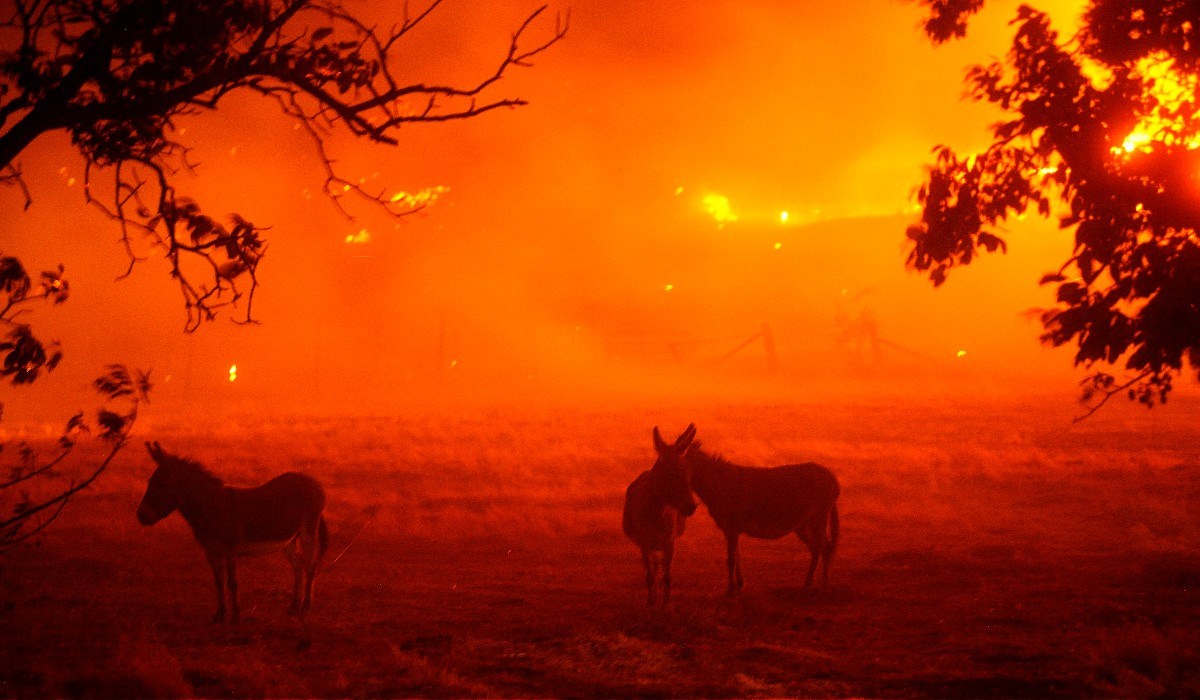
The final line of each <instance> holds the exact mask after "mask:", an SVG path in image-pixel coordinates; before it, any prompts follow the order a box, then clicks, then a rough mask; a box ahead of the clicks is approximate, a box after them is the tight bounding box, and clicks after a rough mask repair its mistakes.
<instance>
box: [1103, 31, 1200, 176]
mask: <svg viewBox="0 0 1200 700" xmlns="http://www.w3.org/2000/svg"><path fill="white" fill-rule="evenodd" d="M1135 71H1136V73H1137V74H1138V75H1140V76H1141V78H1142V81H1143V83H1144V84H1145V85H1146V97H1147V99H1148V103H1149V105H1150V106H1151V108H1150V109H1148V110H1147V113H1146V114H1143V115H1142V118H1141V121H1139V122H1138V124H1137V126H1135V127H1134V128H1133V130H1132V131H1130V132H1129V134H1128V135H1126V136H1125V140H1124V141H1122V143H1121V145H1120V146H1114V147H1113V148H1112V152H1113V153H1114V154H1115V155H1125V154H1129V153H1133V152H1134V151H1141V152H1143V153H1149V152H1151V151H1152V150H1154V146H1155V144H1156V143H1162V144H1166V145H1176V144H1180V145H1183V146H1184V147H1185V148H1187V149H1189V150H1191V149H1195V148H1200V133H1196V132H1195V127H1194V125H1192V124H1191V123H1190V122H1191V121H1192V117H1194V116H1196V115H1195V114H1194V113H1191V112H1189V111H1187V110H1188V105H1189V104H1190V103H1191V102H1192V101H1193V100H1194V99H1195V96H1196V88H1197V87H1198V85H1200V77H1198V76H1196V75H1193V74H1188V73H1185V72H1183V71H1180V70H1179V69H1178V67H1177V66H1176V65H1175V60H1174V59H1172V58H1169V57H1168V56H1167V55H1166V54H1164V53H1157V54H1153V55H1151V56H1147V57H1145V58H1143V59H1141V60H1140V61H1138V62H1137V65H1136V66H1135Z"/></svg>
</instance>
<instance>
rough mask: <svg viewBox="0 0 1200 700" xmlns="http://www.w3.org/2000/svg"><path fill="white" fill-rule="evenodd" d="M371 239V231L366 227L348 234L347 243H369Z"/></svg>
mask: <svg viewBox="0 0 1200 700" xmlns="http://www.w3.org/2000/svg"><path fill="white" fill-rule="evenodd" d="M370 241H371V232H370V231H368V230H366V229H365V228H364V229H361V230H359V232H358V233H351V234H347V235H346V242H347V243H369V242H370Z"/></svg>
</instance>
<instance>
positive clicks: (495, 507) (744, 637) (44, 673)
mask: <svg viewBox="0 0 1200 700" xmlns="http://www.w3.org/2000/svg"><path fill="white" fill-rule="evenodd" d="M1071 415H1072V408H1071V407H1070V405H1069V404H1057V403H1054V402H1050V403H1039V402H1033V403H1029V404H1014V403H1005V404H1003V405H988V404H983V403H977V404H951V403H944V404H940V405H933V404H923V405H919V406H913V405H902V404H899V403H892V404H879V405H846V406H839V407H830V406H816V405H803V406H761V405H760V406H736V405H731V406H721V407H713V406H705V407H692V408H688V407H673V408H670V409H667V410H658V409H651V408H645V409H642V408H639V409H622V410H616V411H582V410H575V411H555V412H553V414H549V413H548V414H545V415H537V414H536V412H530V411H511V412H506V411H503V410H493V411H482V410H475V411H472V412H470V414H469V415H467V416H460V417H455V418H446V417H438V416H434V415H429V416H424V417H404V418H339V419H331V418H326V419H292V418H283V417H280V418H278V419H276V420H270V421H269V420H266V419H262V418H256V419H253V420H248V421H242V422H240V423H238V424H232V423H231V424H229V425H224V424H223V425H214V426H199V425H195V424H191V425H187V426H183V425H178V426H170V425H164V424H160V425H157V426H155V427H154V434H153V435H147V436H145V437H146V438H148V439H156V440H159V441H161V442H162V444H163V446H164V448H166V449H167V450H168V451H174V452H179V453H183V454H188V455H192V456H194V457H196V458H198V459H200V460H201V461H203V462H205V463H206V464H208V465H209V466H210V467H211V468H212V470H213V471H215V472H217V473H219V474H221V475H223V476H225V477H227V478H228V479H229V481H230V482H232V483H239V484H246V485H250V484H254V483H256V482H261V481H264V480H265V479H267V478H269V476H271V475H273V474H275V473H278V472H280V471H283V470H287V469H300V470H304V471H307V472H309V473H311V474H313V475H315V476H317V477H318V478H320V479H321V480H322V481H323V482H324V483H325V484H326V486H327V490H328V493H329V506H328V508H327V514H328V517H329V521H330V525H331V531H332V542H331V550H330V555H329V557H328V558H327V560H326V564H325V567H324V570H323V571H322V572H321V574H320V575H319V576H318V579H317V586H316V589H317V590H316V601H315V604H314V608H313V610H312V612H311V613H310V614H309V615H308V616H307V617H306V618H305V619H303V620H299V619H296V618H292V617H289V616H288V615H287V614H286V609H287V606H288V602H289V597H290V570H289V569H288V566H287V564H286V563H285V561H284V559H283V558H282V556H271V557H265V558H258V559H251V560H246V561H245V562H244V563H243V565H242V569H241V572H242V573H241V580H242V605H243V611H244V619H243V621H242V622H241V624H239V625H236V626H233V625H211V624H209V618H210V616H211V614H212V611H213V609H214V607H215V601H214V593H213V590H212V583H211V578H210V575H209V573H208V571H207V567H206V564H205V562H204V559H203V556H202V555H201V551H200V549H199V547H198V546H197V545H196V544H195V543H194V542H193V541H192V539H191V535H190V532H189V531H188V529H187V526H186V524H185V523H184V522H183V521H182V520H181V519H180V518H179V517H178V516H177V515H176V516H172V517H171V518H169V519H167V520H165V521H163V522H162V523H160V524H158V525H156V526H154V527H153V528H143V527H141V526H140V525H138V524H137V522H136V520H135V518H134V510H135V509H136V506H137V502H138V499H139V498H140V497H141V492H142V489H143V488H144V484H145V479H146V478H147V477H148V476H149V472H150V469H151V468H150V461H149V458H148V457H147V455H146V454H145V451H144V450H143V449H141V447H140V445H131V447H130V448H129V449H128V451H127V452H125V453H123V457H122V458H121V459H120V460H119V462H120V464H118V465H116V466H115V467H114V468H113V469H112V471H111V473H108V474H106V475H105V477H104V478H103V479H102V481H101V483H100V484H99V485H98V487H97V488H96V489H94V490H93V491H92V492H90V493H88V494H87V495H86V496H85V497H81V498H79V499H78V500H77V501H76V502H74V503H73V504H72V505H71V507H70V508H69V509H68V511H67V512H66V515H65V516H64V517H63V518H62V520H61V522H59V523H58V524H57V525H56V527H54V528H53V529H52V530H51V531H49V532H48V533H47V534H46V535H45V536H44V537H42V538H41V539H40V540H39V541H38V543H37V544H36V545H35V546H28V547H24V548H21V549H18V550H16V551H13V552H10V553H8V554H5V555H3V558H0V595H2V596H3V597H2V601H0V695H2V696H6V697H8V696H85V697H116V696H121V697H126V696H138V697H142V696H189V697H191V696H206V697H207V696H213V697H224V696H238V697H242V696H273V697H278V696H287V697H329V696H337V697H344V696H355V697H358V696H367V697H377V696H383V697H397V696H454V697H462V696H521V697H526V696H568V697H580V696H582V697H630V696H638V697H656V696H672V697H691V696H739V697H741V696H804V697H820V696H837V697H845V696H873V697H893V696H905V697H910V696H915V697H930V696H934V697H957V696H962V697H987V696H1005V697H1012V696H1121V697H1153V696H1163V695H1166V696H1189V695H1190V696H1195V695H1197V694H1200V664H1198V663H1197V658H1196V657H1197V655H1198V654H1197V651H1196V650H1197V649H1200V549H1197V546H1196V545H1197V543H1198V540H1200V527H1198V526H1200V510H1198V508H1200V506H1198V505H1197V504H1198V503H1200V501H1198V500H1197V496H1198V495H1200V456H1198V455H1197V454H1196V450H1195V430H1194V425H1195V417H1196V416H1197V415H1200V405H1182V406H1169V407H1168V408H1167V409H1165V410H1164V409H1156V410H1155V411H1154V412H1146V411H1145V409H1137V408H1134V407H1125V406H1118V407H1115V408H1114V409H1113V410H1111V411H1110V410H1108V409H1106V411H1105V412H1104V413H1102V414H1100V415H1098V416H1096V417H1094V418H1093V419H1090V420H1089V421H1085V422H1084V423H1083V424H1081V425H1078V426H1073V425H1072V424H1071V422H1070V417H1071ZM693 420H694V421H695V422H696V424H697V427H698V429H699V437H698V439H699V440H701V441H703V443H704V444H705V446H706V448H707V449H709V450H711V451H714V452H718V453H722V454H724V455H725V456H726V457H727V458H730V459H732V460H734V461H738V462H742V463H748V464H757V465H767V464H777V463H783V462H794V461H809V460H813V461H819V462H822V463H825V464H826V465H827V466H829V467H830V468H832V469H833V470H834V471H835V472H836V473H837V474H838V476H839V477H840V479H841V482H842V486H843V491H842V498H841V501H840V504H841V513H842V540H841V543H840V546H839V550H838V554H837V558H836V560H835V562H834V566H833V581H832V585H831V586H830V587H828V588H826V589H820V588H818V589H816V590H804V589H803V588H801V586H800V583H801V582H802V580H803V571H804V568H805V566H806V564H807V559H808V556H807V552H806V551H805V550H803V548H802V546H801V545H800V543H799V542H798V541H797V540H796V539H795V538H788V539H784V540H779V541H771V542H764V541H759V540H744V541H743V555H742V558H743V570H744V573H745V578H746V588H745V591H744V593H743V595H742V596H741V597H740V598H736V599H730V598H726V597H725V595H724V593H725V579H724V576H725V571H724V545H723V540H722V538H721V536H720V533H719V532H718V531H717V530H716V529H715V527H714V526H713V524H712V522H711V520H710V519H709V517H708V514H707V513H706V511H705V509H704V507H703V506H701V507H700V509H699V510H698V511H697V513H696V515H695V516H694V517H693V518H691V519H690V520H689V522H688V527H687V532H686V534H685V535H684V538H683V540H682V541H681V542H680V545H679V551H678V554H677V557H676V567H675V579H676V588H675V600H674V601H673V603H672V604H671V606H670V607H668V608H662V609H651V608H647V607H646V605H645V597H644V588H643V583H642V572H641V562H640V558H639V556H638V554H637V549H636V548H635V547H634V545H633V544H632V543H630V542H629V541H627V540H626V539H625V538H624V536H623V535H622V533H621V527H620V518H621V501H622V497H623V494H624V488H625V486H626V485H627V484H628V483H629V482H630V481H631V480H632V479H633V478H634V477H635V476H636V475H637V474H638V473H639V472H640V471H642V470H643V469H646V468H648V467H649V465H650V462H651V461H652V453H653V450H652V448H651V440H650V428H651V427H652V426H653V425H654V424H656V423H658V424H661V425H662V426H663V430H664V433H674V434H678V432H679V431H681V430H682V429H683V427H684V426H685V425H686V423H687V422H688V421H693Z"/></svg>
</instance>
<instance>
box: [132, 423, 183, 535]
mask: <svg viewBox="0 0 1200 700" xmlns="http://www.w3.org/2000/svg"><path fill="white" fill-rule="evenodd" d="M146 450H147V451H149V452H150V458H151V459H153V460H154V463H155V464H157V465H158V468H157V469H155V470H154V473H153V474H151V475H150V483H148V484H147V485H146V495H144V496H142V502H141V503H140V504H139V505H138V509H137V518H138V522H140V523H141V524H143V525H153V524H154V523H156V522H158V521H159V520H162V519H163V518H165V517H167V516H168V515H170V514H171V513H172V512H174V511H175V509H176V508H178V507H179V495H178V493H177V492H176V489H175V484H174V483H173V479H172V478H171V467H172V466H173V465H174V464H175V463H176V462H177V461H178V460H177V459H176V458H175V457H173V456H171V455H169V454H167V453H165V452H163V449H162V445H159V444H158V443H157V442H147V443H146Z"/></svg>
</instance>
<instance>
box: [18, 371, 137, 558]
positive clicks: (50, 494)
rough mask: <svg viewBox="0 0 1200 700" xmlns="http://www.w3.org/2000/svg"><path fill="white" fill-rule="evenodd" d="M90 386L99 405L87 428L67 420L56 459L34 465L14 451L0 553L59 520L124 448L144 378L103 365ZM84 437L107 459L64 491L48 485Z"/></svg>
mask: <svg viewBox="0 0 1200 700" xmlns="http://www.w3.org/2000/svg"><path fill="white" fill-rule="evenodd" d="M94 385H95V389H96V391H97V392H98V393H99V394H100V396H101V397H102V399H103V402H102V406H101V407H100V408H99V409H98V410H97V411H96V414H95V420H94V423H93V424H92V425H90V426H89V424H88V422H87V421H86V420H85V418H84V414H83V413H82V412H80V413H77V414H75V415H74V416H72V417H71V419H70V420H69V421H67V425H66V428H65V429H64V430H63V433H62V435H61V436H60V437H59V439H58V443H57V454H55V455H54V456H53V457H52V458H50V459H49V460H47V461H45V462H42V463H39V456H38V454H37V452H36V451H35V450H34V448H33V447H31V446H29V445H28V444H24V443H22V444H21V445H19V446H18V454H17V463H16V464H15V465H13V466H12V467H11V472H10V476H9V478H8V480H7V481H5V482H3V483H0V499H3V502H4V503H5V505H6V507H7V508H8V512H9V515H8V516H7V517H3V516H0V517H3V519H2V520H0V551H3V550H5V549H10V548H12V547H15V546H16V545H18V544H20V543H22V542H25V541H27V540H29V539H30V538H31V537H33V536H35V535H37V534H38V533H40V532H42V531H43V530H45V529H46V528H47V527H48V526H49V525H50V524H51V523H52V522H54V521H55V520H56V519H57V518H58V516H59V515H60V514H62V512H63V509H64V508H65V507H66V505H67V503H68V502H69V501H70V500H71V498H72V497H74V496H75V495H76V494H78V493H79V492H80V491H83V490H84V489H86V488H87V487H88V486H91V484H92V482H94V481H95V480H96V479H97V478H99V476H100V475H101V474H102V473H103V472H104V470H105V469H107V468H108V465H109V464H110V463H111V462H112V460H113V458H114V457H116V456H117V453H118V452H120V451H121V448H122V447H124V446H125V441H126V438H127V437H128V435H129V431H130V430H131V429H132V428H133V425H134V422H135V421H136V420H137V415H138V408H139V406H140V404H141V402H142V401H146V400H148V396H149V392H150V377H149V374H148V373H142V372H135V373H130V372H129V370H127V369H126V368H125V367H124V366H122V365H109V367H108V369H107V371H106V373H105V374H103V375H101V376H100V377H99V378H97V379H96V381H95V382H94ZM87 433H92V434H94V435H95V436H96V437H97V438H99V439H100V440H102V441H103V442H104V443H105V444H106V445H107V450H108V451H107V453H106V454H105V456H104V457H103V458H101V460H100V461H99V462H98V463H96V464H95V465H94V466H90V467H83V468H82V469H81V471H80V472H78V473H76V474H75V475H74V476H73V477H71V479H70V481H69V482H68V483H67V485H66V486H58V485H57V484H56V483H55V482H54V481H53V479H52V477H54V476H56V475H57V471H56V468H57V467H58V466H59V465H60V464H61V463H62V462H63V461H64V460H65V459H66V457H67V456H68V455H69V454H71V453H72V452H73V451H74V449H75V446H76V445H77V444H78V439H79V436H80V435H81V434H87ZM38 483H40V485H41V488H40V489H38V490H37V491H36V492H35V491H30V490H29V488H30V486H31V484H38Z"/></svg>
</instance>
